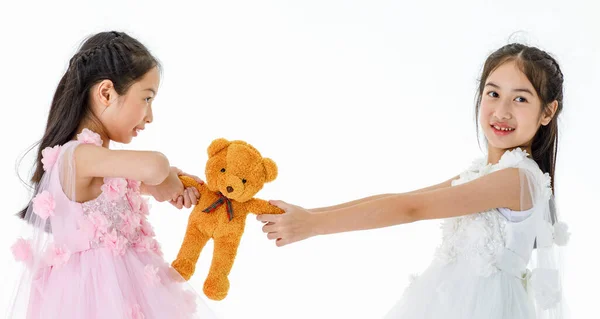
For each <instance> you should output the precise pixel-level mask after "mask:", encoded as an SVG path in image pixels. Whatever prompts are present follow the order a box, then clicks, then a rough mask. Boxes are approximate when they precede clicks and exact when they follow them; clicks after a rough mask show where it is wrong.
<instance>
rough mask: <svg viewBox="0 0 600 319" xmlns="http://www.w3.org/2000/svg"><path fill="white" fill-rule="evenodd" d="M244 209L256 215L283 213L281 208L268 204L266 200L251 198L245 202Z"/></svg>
mask: <svg viewBox="0 0 600 319" xmlns="http://www.w3.org/2000/svg"><path fill="white" fill-rule="evenodd" d="M246 209H247V210H248V212H250V213H254V214H256V215H261V214H283V213H284V211H283V209H281V208H279V207H277V206H275V205H271V204H269V202H267V201H266V200H262V199H258V198H253V199H251V200H249V201H247V202H246Z"/></svg>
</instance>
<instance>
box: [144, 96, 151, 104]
mask: <svg viewBox="0 0 600 319" xmlns="http://www.w3.org/2000/svg"><path fill="white" fill-rule="evenodd" d="M150 100H152V97H147V98H145V99H144V101H146V103H150Z"/></svg>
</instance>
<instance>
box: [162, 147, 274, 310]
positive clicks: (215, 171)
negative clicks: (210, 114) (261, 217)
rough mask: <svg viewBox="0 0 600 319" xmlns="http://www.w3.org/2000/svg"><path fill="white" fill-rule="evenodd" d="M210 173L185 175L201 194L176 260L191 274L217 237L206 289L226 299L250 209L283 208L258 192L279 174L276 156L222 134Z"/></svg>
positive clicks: (210, 152) (263, 211)
mask: <svg viewBox="0 0 600 319" xmlns="http://www.w3.org/2000/svg"><path fill="white" fill-rule="evenodd" d="M205 174H206V183H205V184H199V183H198V182H196V181H195V180H194V179H192V178H189V177H187V176H180V179H181V181H182V182H183V184H184V185H185V187H196V188H197V189H198V191H199V192H200V199H199V200H198V203H197V204H196V205H195V206H194V207H193V209H192V212H191V214H190V216H189V219H188V225H187V230H186V233H185V236H184V239H183V243H182V244H181V248H180V250H179V253H178V254H177V258H176V259H175V260H174V261H173V263H172V264H171V265H172V266H173V268H174V269H175V270H177V271H178V272H179V274H180V275H181V276H182V277H183V278H184V279H185V280H189V279H190V277H191V276H192V275H193V274H194V271H195V267H196V262H197V261H198V257H199V256H200V252H201V251H202V248H203V247H204V245H205V244H206V243H207V242H208V240H210V239H212V240H213V241H214V251H213V257H212V263H211V266H210V270H209V273H208V276H207V278H206V280H205V281H204V287H203V291H204V294H205V295H206V296H207V297H208V298H210V299H212V300H223V299H225V297H226V296H227V294H228V292H229V279H228V276H229V272H230V271H231V268H232V266H233V262H234V259H235V256H236V254H237V249H238V246H239V244H240V239H241V237H242V234H243V233H244V228H245V224H246V217H247V215H248V214H249V213H254V214H282V213H283V210H281V209H280V208H278V207H276V206H274V205H271V204H270V203H269V202H267V201H265V200H262V199H258V198H254V196H255V195H256V193H258V191H260V190H261V189H262V188H263V186H264V184H265V183H269V182H272V181H273V180H275V178H276V177H277V174H278V169H277V165H276V164H275V162H274V161H273V160H271V159H269V158H264V157H262V156H261V154H260V153H259V152H258V150H257V149H255V148H254V147H253V146H252V145H250V144H248V143H246V142H244V141H240V140H235V141H229V140H227V139H225V138H219V139H216V140H214V141H212V142H211V144H210V145H209V147H208V161H207V163H206V168H205Z"/></svg>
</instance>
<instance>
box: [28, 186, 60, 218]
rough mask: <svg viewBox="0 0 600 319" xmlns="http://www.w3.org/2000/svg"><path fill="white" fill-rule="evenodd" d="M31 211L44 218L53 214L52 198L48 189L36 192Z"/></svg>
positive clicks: (54, 205) (53, 204)
mask: <svg viewBox="0 0 600 319" xmlns="http://www.w3.org/2000/svg"><path fill="white" fill-rule="evenodd" d="M32 202H33V212H34V213H35V214H36V215H38V216H40V218H42V219H43V220H46V219H47V218H48V217H49V216H54V208H55V207H56V204H55V203H54V198H53V197H52V195H51V194H50V193H49V192H48V191H43V192H41V193H39V194H37V195H36V196H35V197H34V198H33V199H32Z"/></svg>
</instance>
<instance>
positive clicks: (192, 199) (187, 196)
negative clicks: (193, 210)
mask: <svg viewBox="0 0 600 319" xmlns="http://www.w3.org/2000/svg"><path fill="white" fill-rule="evenodd" d="M177 176H178V178H179V176H188V177H191V178H193V179H195V180H196V182H198V183H199V184H200V185H202V184H204V181H203V180H202V179H200V177H198V176H195V175H191V174H187V173H184V172H183V171H182V170H180V169H178V170H177ZM198 199H200V192H199V191H198V189H197V188H196V187H188V188H186V189H185V190H184V191H183V194H182V195H180V196H178V197H177V198H176V199H174V200H171V201H170V203H171V205H173V206H175V207H177V208H178V209H182V208H183V207H185V208H190V207H192V206H193V205H197V204H198Z"/></svg>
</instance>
